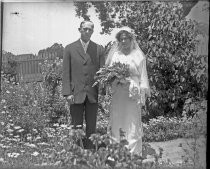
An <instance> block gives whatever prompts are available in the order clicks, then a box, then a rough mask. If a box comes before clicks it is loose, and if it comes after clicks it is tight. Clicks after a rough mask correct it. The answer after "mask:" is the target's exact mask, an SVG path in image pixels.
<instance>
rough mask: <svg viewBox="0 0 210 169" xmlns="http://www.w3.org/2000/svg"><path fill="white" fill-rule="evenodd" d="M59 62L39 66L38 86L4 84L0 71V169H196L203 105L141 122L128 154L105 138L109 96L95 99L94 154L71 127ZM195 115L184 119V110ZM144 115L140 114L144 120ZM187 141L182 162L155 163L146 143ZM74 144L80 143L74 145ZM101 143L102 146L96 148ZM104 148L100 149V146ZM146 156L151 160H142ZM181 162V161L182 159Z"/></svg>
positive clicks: (158, 153)
mask: <svg viewBox="0 0 210 169" xmlns="http://www.w3.org/2000/svg"><path fill="white" fill-rule="evenodd" d="M61 67H62V59H56V60H55V61H52V62H51V63H49V62H47V61H46V62H45V63H44V64H43V65H42V69H43V71H42V72H43V77H44V78H45V80H44V81H43V82H35V83H21V82H20V83H19V82H15V81H12V80H11V78H10V80H8V75H7V74H4V72H2V75H3V76H2V93H1V102H0V138H1V139H0V168H2V169H9V168H15V169H19V168H23V169H25V168H32V169H33V168H34V169H35V168H40V169H44V168H46V169H48V168H65V169H67V168H73V169H74V168H75V169H76V168H82V169H89V168H90V169H94V168H96V169H103V168H104V169H108V168H116V169H118V168H119V169H120V168H133V169H135V168H136V169H137V168H142V169H143V168H145V169H147V168H174V169H175V168H182V169H184V168H186V169H187V168H192V167H201V166H202V165H201V164H200V163H199V157H198V154H197V155H196V151H197V149H199V145H197V144H196V143H197V140H198V139H199V137H200V136H202V137H203V136H204V137H206V109H207V101H205V100H203V101H200V102H197V103H195V104H193V106H192V104H190V103H191V100H187V101H186V104H185V107H184V110H183V113H182V116H180V117H164V116H157V117H156V118H151V119H149V120H148V121H146V120H144V119H143V121H144V124H143V131H144V137H143V142H144V145H143V154H142V156H141V157H140V156H136V155H131V154H130V153H129V150H128V149H126V147H125V146H124V145H125V144H126V140H122V141H121V143H119V144H114V143H112V142H111V138H110V136H109V134H107V132H106V131H107V125H108V118H109V104H110V99H111V98H110V97H111V96H110V95H100V97H99V112H98V121H97V133H96V134H94V135H92V136H91V139H92V140H93V142H94V144H95V149H94V150H85V149H84V148H83V145H82V141H81V140H82V138H83V137H84V130H76V131H75V130H73V129H71V126H70V125H69V124H70V121H71V119H70V116H69V109H68V105H67V103H66V101H65V99H64V98H63V97H62V94H61V79H60V75H61V72H62V69H61ZM189 110H193V111H195V113H194V116H187V111H189ZM146 114H147V113H146V111H145V115H144V116H143V117H145V116H146ZM176 138H186V139H187V138H191V139H193V140H194V142H193V143H191V144H190V145H189V149H191V150H193V152H194V154H195V155H194V156H191V155H190V154H188V153H187V150H186V156H185V161H184V160H183V163H182V164H179V165H176V164H169V163H167V162H164V161H163V160H161V158H162V153H163V151H164V149H161V148H160V149H159V151H155V150H154V149H153V148H152V147H151V146H150V144H149V143H150V142H160V141H163V142H164V141H167V140H173V139H176ZM78 141H80V145H79V146H78V144H76V143H77V142H78ZM102 143H103V144H102ZM102 145H105V146H102ZM148 155H149V156H151V157H153V159H154V160H152V161H148V162H147V161H146V159H147V157H148ZM186 159H187V160H186Z"/></svg>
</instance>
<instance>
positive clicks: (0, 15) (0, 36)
mask: <svg viewBox="0 0 210 169" xmlns="http://www.w3.org/2000/svg"><path fill="white" fill-rule="evenodd" d="M3 5H4V4H3V2H0V23H1V26H0V95H1V70H2V55H3V54H2V46H3V45H2V42H3V9H4V6H3Z"/></svg>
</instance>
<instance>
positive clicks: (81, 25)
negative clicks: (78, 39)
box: [80, 20, 94, 28]
mask: <svg viewBox="0 0 210 169" xmlns="http://www.w3.org/2000/svg"><path fill="white" fill-rule="evenodd" d="M86 22H90V23H92V24H93V28H94V23H93V22H92V21H91V20H84V21H82V22H81V23H80V28H82V25H83V24H84V23H86Z"/></svg>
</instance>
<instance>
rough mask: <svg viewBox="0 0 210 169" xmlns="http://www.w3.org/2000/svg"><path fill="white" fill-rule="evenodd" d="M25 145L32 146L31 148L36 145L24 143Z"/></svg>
mask: <svg viewBox="0 0 210 169" xmlns="http://www.w3.org/2000/svg"><path fill="white" fill-rule="evenodd" d="M25 145H26V146H28V147H32V148H33V147H36V145H35V144H29V143H25Z"/></svg>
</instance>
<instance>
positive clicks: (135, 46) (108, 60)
mask: <svg viewBox="0 0 210 169" xmlns="http://www.w3.org/2000/svg"><path fill="white" fill-rule="evenodd" d="M121 30H125V31H127V32H129V33H130V34H131V35H132V40H131V50H134V51H135V52H136V55H137V56H138V57H139V59H140V60H145V59H146V56H145V54H144V53H143V51H142V50H141V48H140V47H139V45H138V43H137V41H136V34H135V32H134V30H132V29H131V28H129V27H127V26H125V27H122V28H118V29H115V30H114V31H113V32H112V35H111V36H112V37H111V38H112V39H113V37H114V38H115V41H114V42H113V45H112V47H111V49H110V51H109V53H108V55H107V58H106V62H105V65H106V66H109V65H110V64H111V61H112V58H113V56H114V54H115V52H118V51H119V50H120V49H119V42H118V41H117V39H116V35H117V34H118V33H119V32H120V31H121ZM143 71H144V72H145V77H144V79H145V81H146V82H147V83H146V84H147V85H146V86H145V87H144V86H139V92H140V93H141V97H142V100H143V102H145V94H146V95H147V96H150V89H149V83H148V76H147V70H146V63H145V64H143Z"/></svg>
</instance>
